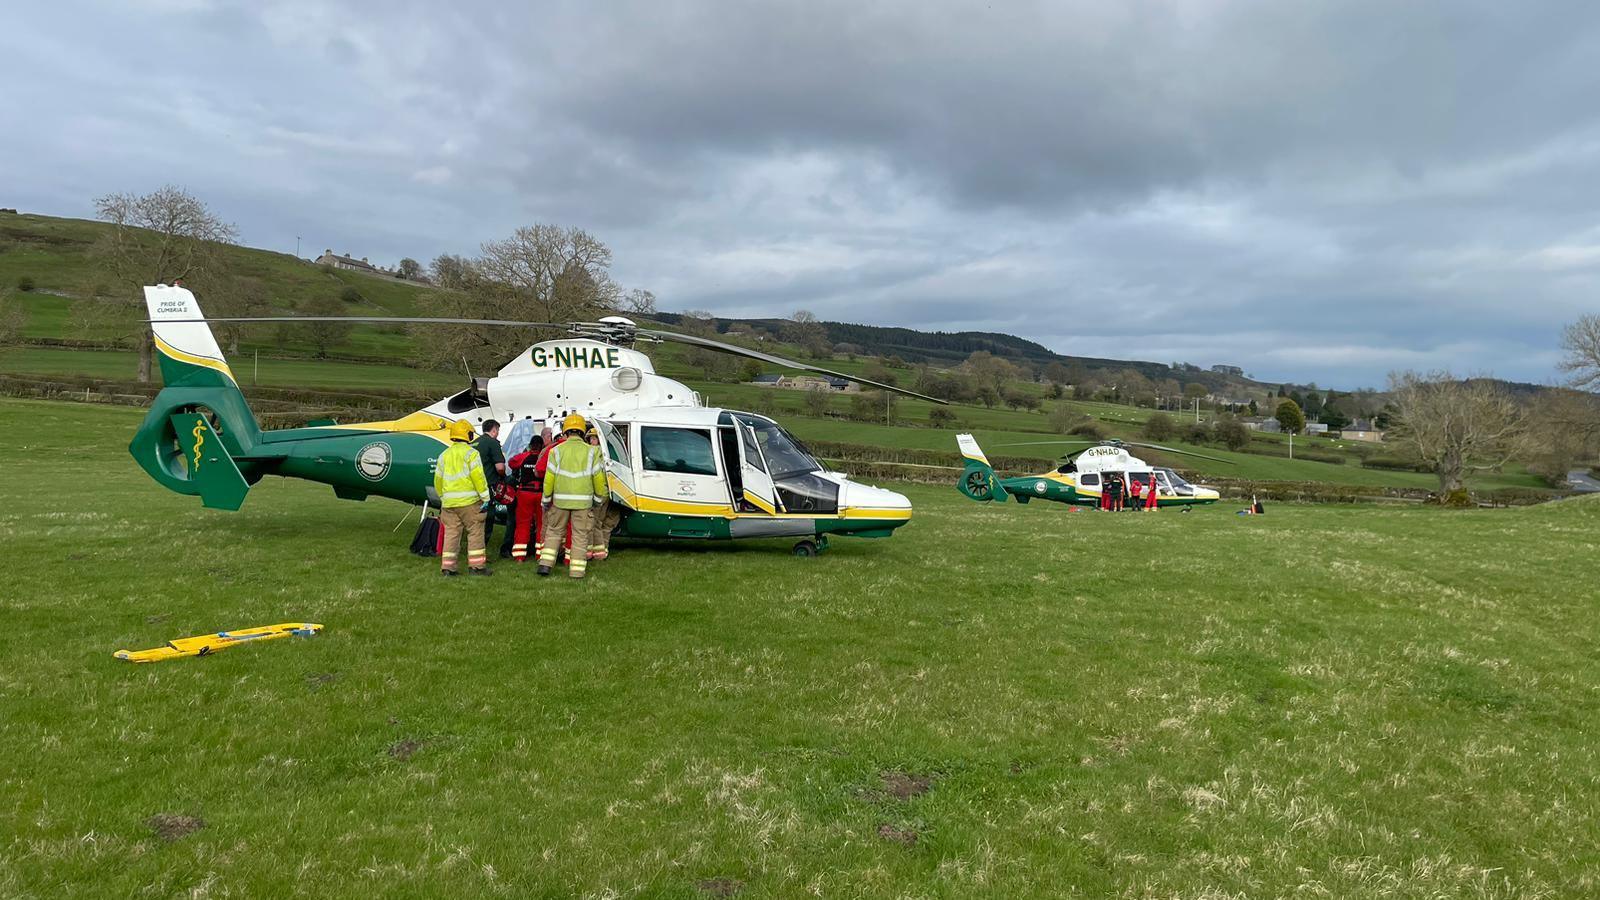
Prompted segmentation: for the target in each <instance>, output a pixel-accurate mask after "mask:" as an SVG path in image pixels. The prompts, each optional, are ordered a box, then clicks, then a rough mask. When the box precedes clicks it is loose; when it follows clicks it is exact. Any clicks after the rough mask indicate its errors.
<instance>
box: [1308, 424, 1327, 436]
mask: <svg viewBox="0 0 1600 900" xmlns="http://www.w3.org/2000/svg"><path fill="white" fill-rule="evenodd" d="M1327 433H1328V425H1327V423H1326V422H1307V423H1306V434H1327Z"/></svg>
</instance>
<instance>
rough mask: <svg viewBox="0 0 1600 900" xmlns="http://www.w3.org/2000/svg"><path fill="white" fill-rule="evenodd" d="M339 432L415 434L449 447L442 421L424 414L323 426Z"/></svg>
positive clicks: (447, 433) (447, 436)
mask: <svg viewBox="0 0 1600 900" xmlns="http://www.w3.org/2000/svg"><path fill="white" fill-rule="evenodd" d="M320 427H323V428H333V429H337V430H340V431H377V432H386V433H388V434H415V435H420V436H422V437H427V438H433V439H434V440H436V441H438V442H439V443H441V444H444V445H445V446H449V445H450V430H449V428H448V427H446V425H445V423H444V420H443V419H441V418H439V417H438V416H435V415H432V414H430V413H425V412H414V413H411V414H410V415H408V416H402V417H401V418H398V419H390V420H388V421H385V422H352V423H351V424H349V425H324V426H320Z"/></svg>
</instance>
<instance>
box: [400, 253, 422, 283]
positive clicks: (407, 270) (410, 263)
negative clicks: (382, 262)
mask: <svg viewBox="0 0 1600 900" xmlns="http://www.w3.org/2000/svg"><path fill="white" fill-rule="evenodd" d="M421 274H422V264H421V263H419V262H417V261H416V260H414V259H412V258H411V257H409V256H408V257H406V258H405V259H402V260H400V277H401V278H404V279H407V280H415V279H416V277H417V276H418V275H421Z"/></svg>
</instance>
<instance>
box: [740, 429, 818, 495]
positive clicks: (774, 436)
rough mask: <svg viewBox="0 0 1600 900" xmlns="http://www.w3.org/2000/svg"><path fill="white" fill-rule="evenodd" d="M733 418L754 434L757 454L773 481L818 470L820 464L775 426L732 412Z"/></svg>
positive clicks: (792, 438) (792, 437)
mask: <svg viewBox="0 0 1600 900" xmlns="http://www.w3.org/2000/svg"><path fill="white" fill-rule="evenodd" d="M734 416H735V418H737V419H738V420H739V421H740V422H743V423H744V424H746V425H749V426H750V428H751V430H752V431H754V432H755V433H756V441H757V442H758V443H759V444H761V455H762V456H765V457H766V458H767V471H768V472H769V473H770V474H771V475H772V478H773V480H774V481H781V480H782V479H785V478H791V477H793V476H795V475H803V474H805V473H807V472H819V471H821V470H822V464H821V463H819V462H817V461H816V459H815V458H814V457H812V455H811V454H810V453H807V452H806V451H805V448H803V447H801V446H800V442H799V441H797V440H795V439H794V436H793V435H791V434H789V432H787V431H784V430H783V428H781V427H780V426H779V425H778V424H777V423H775V422H770V421H768V420H766V419H763V418H760V417H759V416H752V415H749V414H746V413H735V414H734Z"/></svg>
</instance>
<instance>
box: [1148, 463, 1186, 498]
mask: <svg viewBox="0 0 1600 900" xmlns="http://www.w3.org/2000/svg"><path fill="white" fill-rule="evenodd" d="M1156 474H1157V475H1159V476H1160V477H1161V480H1162V481H1164V482H1166V484H1167V488H1168V489H1169V490H1171V491H1172V493H1174V494H1183V495H1186V496H1188V495H1193V494H1194V485H1192V484H1190V483H1189V482H1187V481H1184V480H1183V476H1182V475H1179V474H1178V473H1177V472H1174V471H1172V470H1171V469H1157V470H1156Z"/></svg>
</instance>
